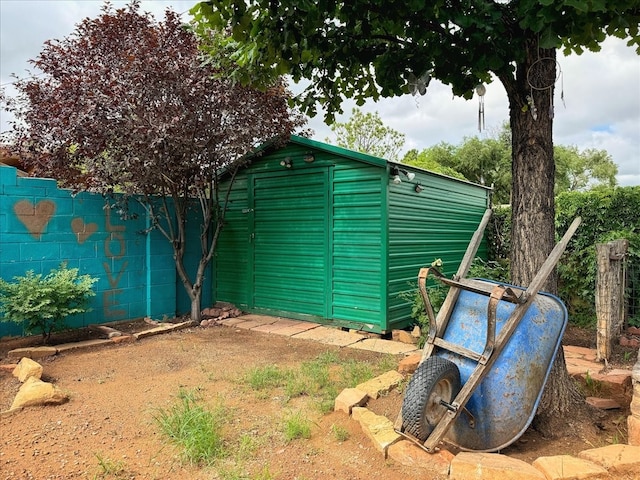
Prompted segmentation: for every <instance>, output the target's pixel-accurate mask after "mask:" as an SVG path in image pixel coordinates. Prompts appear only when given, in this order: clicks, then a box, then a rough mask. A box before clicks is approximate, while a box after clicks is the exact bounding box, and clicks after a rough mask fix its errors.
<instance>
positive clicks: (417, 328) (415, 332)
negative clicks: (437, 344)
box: [411, 325, 422, 338]
mask: <svg viewBox="0 0 640 480" xmlns="http://www.w3.org/2000/svg"><path fill="white" fill-rule="evenodd" d="M421 335H422V330H421V329H420V326H418V325H416V326H415V327H413V330H411V336H412V337H416V338H420V336H421Z"/></svg>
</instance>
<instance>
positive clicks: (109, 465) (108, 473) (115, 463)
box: [93, 453, 126, 480]
mask: <svg viewBox="0 0 640 480" xmlns="http://www.w3.org/2000/svg"><path fill="white" fill-rule="evenodd" d="M94 455H95V456H96V458H97V459H98V466H99V467H100V472H99V473H97V474H96V475H95V476H94V477H93V478H94V480H98V479H107V478H109V477H114V478H122V477H121V476H122V475H124V474H125V473H126V464H125V463H124V462H123V461H122V460H112V459H110V458H107V457H103V456H102V455H100V454H99V453H95V454H94Z"/></svg>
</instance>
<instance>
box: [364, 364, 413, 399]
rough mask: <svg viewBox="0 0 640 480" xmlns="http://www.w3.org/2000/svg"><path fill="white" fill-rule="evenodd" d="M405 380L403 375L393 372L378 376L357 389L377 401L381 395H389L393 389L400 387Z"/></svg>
mask: <svg viewBox="0 0 640 480" xmlns="http://www.w3.org/2000/svg"><path fill="white" fill-rule="evenodd" d="M403 380H404V376H403V375H402V374H401V373H399V372H396V371H395V370H391V371H389V372H387V373H383V374H382V375H379V376H377V377H376V378H372V379H371V380H367V381H366V382H364V383H361V384H359V385H356V388H357V389H358V390H361V391H363V392H365V393H366V394H367V395H369V397H371V398H373V399H376V398H378V397H379V396H380V394H382V393H387V392H388V391H390V390H391V389H393V388H395V387H397V386H398V385H400V383H401V382H402V381H403Z"/></svg>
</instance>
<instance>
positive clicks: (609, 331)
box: [596, 240, 629, 361]
mask: <svg viewBox="0 0 640 480" xmlns="http://www.w3.org/2000/svg"><path fill="white" fill-rule="evenodd" d="M628 247H629V242H628V241H627V240H615V241H613V242H609V243H599V244H597V245H596V252H597V255H598V274H597V276H596V315H597V318H598V330H597V336H596V339H597V359H598V360H599V361H602V360H605V361H606V360H609V357H610V356H611V353H612V345H613V342H614V341H615V340H616V339H617V338H618V337H619V336H620V333H621V332H622V327H623V323H624V289H625V270H624V259H625V256H626V254H627V248H628Z"/></svg>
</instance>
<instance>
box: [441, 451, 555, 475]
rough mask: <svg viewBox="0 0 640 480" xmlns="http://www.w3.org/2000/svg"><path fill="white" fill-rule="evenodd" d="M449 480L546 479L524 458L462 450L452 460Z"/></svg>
mask: <svg viewBox="0 0 640 480" xmlns="http://www.w3.org/2000/svg"><path fill="white" fill-rule="evenodd" d="M449 480H545V477H544V474H543V473H542V472H541V471H540V470H538V469H537V468H534V467H533V466H531V465H529V464H528V463H526V462H523V461H522V460H518V459H516V458H511V457H507V456H506V455H501V454H499V453H476V452H461V453H459V454H458V455H456V456H455V458H454V459H453V460H451V469H450V470H449Z"/></svg>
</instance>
